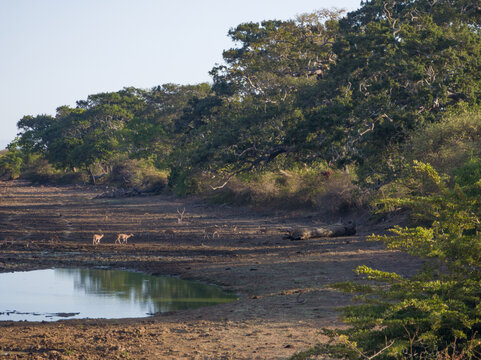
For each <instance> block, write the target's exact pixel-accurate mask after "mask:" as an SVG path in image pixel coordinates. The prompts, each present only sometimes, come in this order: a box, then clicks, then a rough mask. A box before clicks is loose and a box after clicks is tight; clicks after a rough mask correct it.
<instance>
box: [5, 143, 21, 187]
mask: <svg viewBox="0 0 481 360" xmlns="http://www.w3.org/2000/svg"><path fill="white" fill-rule="evenodd" d="M22 165H23V158H22V154H21V153H20V151H19V150H17V149H11V150H7V151H5V152H3V153H2V154H0V178H3V179H6V180H13V179H16V178H18V177H19V176H20V173H21V168H22Z"/></svg>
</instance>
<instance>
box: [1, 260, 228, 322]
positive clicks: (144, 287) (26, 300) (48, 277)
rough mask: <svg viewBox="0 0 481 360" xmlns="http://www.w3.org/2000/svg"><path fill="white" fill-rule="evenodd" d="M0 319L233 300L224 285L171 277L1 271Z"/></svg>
mask: <svg viewBox="0 0 481 360" xmlns="http://www.w3.org/2000/svg"><path fill="white" fill-rule="evenodd" d="M0 289H8V291H2V293H3V294H2V296H1V297H0V320H31V321H41V320H58V319H60V318H123V317H142V316H147V315H148V314H152V313H158V312H167V311H175V310H181V309H188V308H196V307H200V306H206V305H213V304H218V303H224V302H229V301H233V300H234V299H235V297H234V296H233V295H231V294H226V293H225V292H222V291H221V289H220V288H218V287H214V286H208V285H205V284H201V283H198V282H193V281H185V280H180V279H177V278H172V277H159V276H148V275H144V274H140V273H135V272H129V271H117V270H101V269H50V270H38V271H29V272H17V273H7V274H0Z"/></svg>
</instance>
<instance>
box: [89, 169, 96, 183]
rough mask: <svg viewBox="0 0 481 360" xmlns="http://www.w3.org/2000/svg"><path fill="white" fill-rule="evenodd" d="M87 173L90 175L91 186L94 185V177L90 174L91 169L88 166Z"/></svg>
mask: <svg viewBox="0 0 481 360" xmlns="http://www.w3.org/2000/svg"><path fill="white" fill-rule="evenodd" d="M87 171H88V173H89V175H90V180H91V181H92V185H95V175H94V173H93V172H92V169H91V168H90V166H87Z"/></svg>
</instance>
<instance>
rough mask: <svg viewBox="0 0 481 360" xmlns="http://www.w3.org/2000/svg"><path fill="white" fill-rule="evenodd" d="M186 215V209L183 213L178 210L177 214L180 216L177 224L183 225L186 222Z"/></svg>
mask: <svg viewBox="0 0 481 360" xmlns="http://www.w3.org/2000/svg"><path fill="white" fill-rule="evenodd" d="M184 213H185V208H184V210H182V212H180V211H179V209H177V214H179V216H178V217H177V224H182V220H184Z"/></svg>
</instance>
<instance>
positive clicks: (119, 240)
mask: <svg viewBox="0 0 481 360" xmlns="http://www.w3.org/2000/svg"><path fill="white" fill-rule="evenodd" d="M132 236H134V234H128V235H127V234H118V235H117V239H115V243H116V244H127V240H128V239H129V238H130V237H132Z"/></svg>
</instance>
